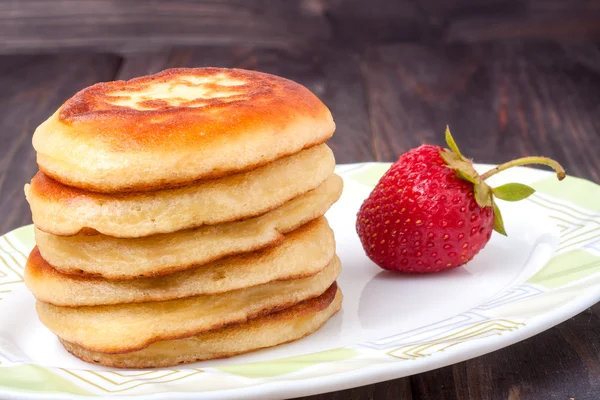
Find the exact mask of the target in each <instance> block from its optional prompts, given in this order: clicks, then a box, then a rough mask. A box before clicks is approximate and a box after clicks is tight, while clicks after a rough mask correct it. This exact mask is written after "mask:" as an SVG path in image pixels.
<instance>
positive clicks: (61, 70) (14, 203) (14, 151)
mask: <svg viewBox="0 0 600 400" xmlns="http://www.w3.org/2000/svg"><path fill="white" fill-rule="evenodd" d="M119 62H120V59H119V58H118V57H115V56H111V55H101V54H99V55H80V56H73V55H71V56H3V57H0V87H2V95H1V97H0V143H1V144H2V145H1V146H0V193H1V196H0V233H2V234H3V233H6V232H8V231H10V230H11V229H14V228H17V227H19V226H22V225H26V224H30V223H31V213H30V212H29V205H28V204H27V202H26V201H25V195H24V193H23V186H24V185H25V183H27V182H29V180H30V179H31V177H32V176H33V175H34V174H35V172H36V171H37V165H36V163H35V153H34V151H33V147H32V146H31V135H32V134H33V131H34V130H35V128H36V127H37V126H38V125H39V124H40V123H41V122H42V121H44V120H45V119H46V118H48V117H49V116H50V115H51V114H52V113H53V112H54V111H55V110H56V109H57V108H58V107H59V106H60V105H61V104H62V103H63V102H64V101H65V100H66V99H68V98H69V97H71V96H72V95H73V94H75V92H77V91H78V90H80V89H82V88H84V87H85V86H88V85H90V84H92V83H95V82H97V81H101V80H109V79H112V77H113V76H114V74H115V72H116V69H117V68H118V65H119Z"/></svg>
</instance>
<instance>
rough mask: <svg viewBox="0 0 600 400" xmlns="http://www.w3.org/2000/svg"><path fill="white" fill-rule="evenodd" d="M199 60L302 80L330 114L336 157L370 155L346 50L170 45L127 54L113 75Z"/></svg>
mask: <svg viewBox="0 0 600 400" xmlns="http://www.w3.org/2000/svg"><path fill="white" fill-rule="evenodd" d="M202 66H219V67H236V68H246V69H255V70H260V71H263V72H268V73H272V74H276V75H279V76H283V77H285V78H289V79H292V80H294V81H297V82H299V83H301V84H303V85H305V86H306V87H308V88H309V89H310V90H311V91H313V92H314V93H315V94H316V95H317V96H318V97H320V98H321V100H322V101H323V102H324V103H325V104H326V105H327V106H328V107H329V108H330V109H331V112H332V114H333V116H334V119H335V121H336V124H337V129H336V134H335V135H334V137H333V138H332V139H331V141H330V142H329V144H330V146H331V147H332V148H333V150H334V152H335V154H336V158H337V162H338V163H349V162H361V161H369V160H372V159H374V158H375V153H374V148H373V142H372V135H371V127H370V125H369V117H368V109H367V103H366V97H365V91H364V87H363V80H362V72H361V70H360V59H359V57H358V55H357V54H355V53H353V52H351V51H339V50H336V49H334V48H329V49H322V48H318V47H315V48H313V49H311V50H303V49H298V48H295V49H285V50H278V49H260V48H254V47H247V46H230V47H203V48H193V49H174V50H171V51H169V52H162V53H153V54H138V55H131V56H127V57H126V59H125V62H124V63H123V67H122V68H121V70H120V72H119V75H118V76H119V79H129V78H131V77H134V76H139V75H145V74H149V73H154V72H157V71H160V70H162V69H165V68H173V67H202Z"/></svg>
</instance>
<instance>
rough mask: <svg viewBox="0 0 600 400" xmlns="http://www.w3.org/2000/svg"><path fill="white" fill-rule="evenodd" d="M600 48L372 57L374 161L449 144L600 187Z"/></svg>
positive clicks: (484, 48)
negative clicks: (561, 169)
mask: <svg viewBox="0 0 600 400" xmlns="http://www.w3.org/2000/svg"><path fill="white" fill-rule="evenodd" d="M597 53H598V46H597V45H587V46H586V49H583V48H581V47H580V46H579V47H575V48H573V49H572V50H570V49H569V48H568V47H563V46H560V45H558V44H554V43H550V42H528V43H526V44H524V43H519V42H504V43H493V44H475V45H439V46H423V45H418V44H399V45H390V46H378V47H374V48H371V49H369V51H368V52H367V56H366V57H365V61H364V70H365V75H366V80H367V87H368V95H369V106H370V109H371V110H372V112H371V122H372V127H373V134H374V136H375V146H376V149H377V155H378V159H380V160H385V161H391V160H393V159H395V157H396V156H397V155H398V154H401V153H402V152H404V151H406V150H408V149H409V148H411V147H414V146H417V145H419V144H421V143H424V142H427V143H437V144H440V145H441V144H443V143H442V141H443V135H442V133H443V130H444V127H445V126H446V124H449V125H450V129H451V130H452V132H453V134H454V136H455V138H456V140H457V142H458V144H459V145H460V146H461V149H463V153H465V154H467V155H469V156H470V157H473V158H474V159H475V161H480V162H488V163H500V162H502V161H506V160H508V159H511V158H514V157H517V156H524V155H532V154H541V155H547V156H552V157H555V158H556V159H557V160H558V161H559V162H561V163H563V164H564V166H565V168H566V169H567V172H568V173H570V174H572V175H575V176H581V177H585V178H590V179H592V180H594V181H600V158H599V157H597V156H596V155H595V149H597V148H600V118H598V114H597V107H598V104H599V103H600V62H599V60H600V57H598V54H597Z"/></svg>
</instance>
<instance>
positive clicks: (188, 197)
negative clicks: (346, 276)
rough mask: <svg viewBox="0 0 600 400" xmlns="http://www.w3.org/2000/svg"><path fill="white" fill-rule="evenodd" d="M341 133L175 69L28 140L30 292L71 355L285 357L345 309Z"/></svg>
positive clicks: (287, 107) (70, 112)
mask: <svg viewBox="0 0 600 400" xmlns="http://www.w3.org/2000/svg"><path fill="white" fill-rule="evenodd" d="M334 129H335V125H334V122H333V119H332V117H331V114H330V112H329V110H328V109H327V107H326V106H325V105H324V104H323V103H321V102H320V101H319V100H318V99H317V98H316V97H315V96H314V95H313V94H312V93H311V92H310V91H308V90H307V89H306V88H304V87H303V86H301V85H299V84H297V83H294V82H291V81H289V80H286V79H283V78H279V77H276V76H272V75H268V74H262V73H258V72H251V71H244V70H229V69H218V68H202V69H172V70H166V71H163V72H161V73H158V74H156V75H151V76H146V77H141V78H136V79H132V80H129V81H126V82H125V81H117V82H109V83H101V84H96V85H93V86H91V87H89V88H86V89H84V90H82V91H80V92H79V93H77V94H76V95H75V96H74V97H72V98H71V99H69V100H68V101H67V102H66V103H65V104H64V105H63V106H61V107H60V108H59V110H58V111H57V112H56V113H55V114H54V115H52V116H51V117H50V118H49V119H48V120H47V121H45V122H44V123H43V124H42V125H40V126H39V127H38V129H37V130H36V132H35V135H34V137H33V145H34V147H35V149H36V151H37V161H38V165H39V168H40V172H38V173H37V175H36V176H35V177H34V178H33V179H32V181H31V184H30V185H27V186H26V188H25V192H26V196H27V200H28V201H29V204H30V206H31V211H32V214H33V221H34V224H35V238H36V243H37V247H36V248H34V249H33V251H32V252H31V255H30V256H29V259H28V262H27V266H26V270H25V279H26V283H27V286H28V287H29V289H30V290H31V291H32V292H33V294H34V295H35V297H36V298H37V303H36V304H37V305H36V308H37V313H38V315H39V318H40V320H41V321H42V323H43V324H44V325H46V326H47V327H48V328H49V329H50V330H51V331H52V332H53V333H55V334H56V335H57V336H58V338H59V339H60V342H61V343H62V344H63V346H64V347H65V348H66V349H67V350H68V351H69V352H71V353H72V354H74V355H75V356H77V357H79V358H81V359H83V360H85V361H90V362H95V363H99V364H102V365H107V366H113V367H125V368H142V367H162V366H170V365H175V364H180V363H187V362H194V361H199V360H207V359H213V358H220V357H228V356H231V355H234V354H239V353H244V352H249V351H253V350H257V349H260V348H264V347H269V346H274V345H277V344H281V343H286V342H290V341H293V340H296V339H299V338H301V337H303V336H305V335H308V334H310V333H312V332H314V331H315V330H317V329H318V328H319V327H321V326H322V325H323V324H324V323H325V322H326V321H327V320H328V319H329V318H330V317H331V316H332V315H333V314H335V313H336V312H337V311H338V310H339V309H340V307H341V301H342V294H341V292H340V290H339V289H338V288H337V285H336V283H335V280H336V278H337V276H338V274H339V273H340V261H339V259H338V258H337V256H336V255H335V240H334V237H333V232H332V230H331V228H330V227H329V225H328V223H327V220H326V219H325V217H323V215H324V214H325V212H326V211H327V210H328V209H329V207H330V206H331V205H332V204H333V203H334V202H335V201H337V199H338V198H339V196H340V195H341V191H342V180H341V178H340V177H338V176H337V175H335V174H334V173H333V171H334V166H335V160H334V157H333V154H332V152H331V149H329V147H327V146H326V145H325V144H324V142H325V141H326V140H327V139H329V138H330V137H331V135H332V134H333V131H334Z"/></svg>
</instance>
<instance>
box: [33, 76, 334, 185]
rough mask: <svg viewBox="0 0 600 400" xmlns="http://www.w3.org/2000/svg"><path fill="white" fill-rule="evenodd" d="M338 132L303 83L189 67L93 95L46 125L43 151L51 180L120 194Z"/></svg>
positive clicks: (270, 157)
mask: <svg viewBox="0 0 600 400" xmlns="http://www.w3.org/2000/svg"><path fill="white" fill-rule="evenodd" d="M334 130H335V124H334V122H333V119H332V117H331V113H330V112H329V110H328V109H327V107H326V106H325V105H324V104H323V103H322V102H321V101H320V100H319V99H318V98H317V97H316V96H315V95H314V94H312V93H311V92H310V91H309V90H308V89H306V88H305V87H303V86H301V85H299V84H297V83H295V82H292V81H289V80H287V79H284V78H280V77H277V76H273V75H269V74H265V73H259V72H253V71H245V70H240V69H221V68H181V69H171V70H165V71H163V72H160V73H158V74H155V75H149V76H144V77H140V78H135V79H131V80H129V81H115V82H107V83H99V84H96V85H93V86H90V87H88V88H86V89H83V90H82V91H80V92H79V93H77V94H75V96H73V97H72V98H71V99H69V100H67V101H66V102H65V104H63V105H62V106H61V107H60V108H59V110H57V111H56V113H54V114H53V115H52V116H51V117H50V118H49V119H48V120H47V121H45V122H44V123H42V124H41V125H40V126H39V127H38V128H37V129H36V131H35V134H34V136H33V147H34V148H35V150H36V151H37V161H38V165H39V168H40V170H42V171H43V172H44V173H45V174H46V175H48V176H51V177H52V178H54V179H55V180H57V181H60V182H62V183H64V184H66V185H71V186H75V187H79V188H83V189H88V190H91V191H96V192H109V193H111V192H123V191H138V190H156V189H163V188H165V187H173V186H177V185H181V184H187V183H190V182H192V181H195V180H199V179H207V178H217V177H221V176H225V175H230V174H232V173H235V172H240V171H247V170H250V169H253V168H256V167H258V166H261V165H265V164H267V163H269V162H271V161H274V160H276V159H278V158H281V157H284V156H288V155H291V154H294V153H296V152H298V151H300V150H302V149H304V148H308V147H311V146H313V145H316V144H320V143H323V142H325V141H326V140H327V139H329V138H330V137H331V135H332V134H333V131H334Z"/></svg>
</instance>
